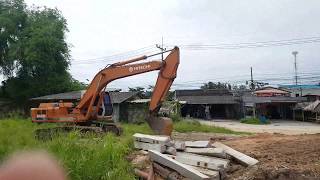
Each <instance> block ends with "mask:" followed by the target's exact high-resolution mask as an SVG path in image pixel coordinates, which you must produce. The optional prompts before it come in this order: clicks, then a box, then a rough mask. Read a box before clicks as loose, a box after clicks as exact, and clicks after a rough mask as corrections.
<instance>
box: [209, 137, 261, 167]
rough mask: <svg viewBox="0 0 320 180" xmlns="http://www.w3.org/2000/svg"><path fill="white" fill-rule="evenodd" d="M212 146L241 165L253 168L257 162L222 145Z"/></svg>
mask: <svg viewBox="0 0 320 180" xmlns="http://www.w3.org/2000/svg"><path fill="white" fill-rule="evenodd" d="M213 146H214V147H219V148H222V149H223V150H224V151H225V152H226V153H227V154H228V155H230V156H231V157H233V158H235V159H236V160H237V161H239V162H240V163H241V164H243V165H245V166H253V165H255V164H257V163H258V162H259V161H258V160H256V159H254V158H252V157H250V156H248V155H246V154H243V153H241V152H239V151H237V150H235V149H232V148H231V147H229V146H227V145H225V144H222V143H220V142H215V143H213Z"/></svg>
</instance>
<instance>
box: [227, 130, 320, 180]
mask: <svg viewBox="0 0 320 180" xmlns="http://www.w3.org/2000/svg"><path fill="white" fill-rule="evenodd" d="M224 143H225V144H227V145H229V146H231V147H232V148H234V149H237V150H239V151H240V152H243V153H245V154H248V155H250V156H252V157H254V158H256V159H258V160H259V161H260V163H259V164H258V165H257V166H255V167H250V168H240V169H238V170H237V171H234V172H232V173H231V174H229V175H228V179H259V180H260V179H261V180H262V179H279V180H280V179H299V180H300V179H320V145H319V144H320V134H316V135H295V136H288V135H280V134H259V135H256V136H251V137H243V138H238V139H234V140H228V141H224Z"/></svg>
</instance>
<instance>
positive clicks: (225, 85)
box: [200, 81, 231, 90]
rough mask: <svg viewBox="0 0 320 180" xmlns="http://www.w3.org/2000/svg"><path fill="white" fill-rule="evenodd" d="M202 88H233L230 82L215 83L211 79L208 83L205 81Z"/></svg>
mask: <svg viewBox="0 0 320 180" xmlns="http://www.w3.org/2000/svg"><path fill="white" fill-rule="evenodd" d="M200 88H201V89H228V90H231V85H230V84H228V83H221V82H217V83H213V82H211V81H209V82H208V83H204V84H203V85H202V86H201V87H200Z"/></svg>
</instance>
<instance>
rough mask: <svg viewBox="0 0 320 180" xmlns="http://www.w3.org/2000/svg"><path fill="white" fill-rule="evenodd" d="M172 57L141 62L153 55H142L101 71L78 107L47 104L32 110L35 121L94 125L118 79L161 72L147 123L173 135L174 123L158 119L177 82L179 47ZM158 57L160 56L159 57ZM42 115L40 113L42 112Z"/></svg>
mask: <svg viewBox="0 0 320 180" xmlns="http://www.w3.org/2000/svg"><path fill="white" fill-rule="evenodd" d="M168 52H170V53H169V55H168V56H167V57H166V58H165V59H164V60H163V61H162V60H152V61H147V62H141V63H138V61H142V60H146V59H148V58H149V57H151V56H154V55H151V56H141V57H138V58H134V59H130V60H127V61H123V62H118V63H114V64H112V65H110V66H108V67H106V68H104V69H102V70H101V71H100V72H98V73H97V74H96V75H95V77H94V78H93V80H92V81H91V83H90V85H89V86H88V88H87V90H86V92H85V94H84V95H83V97H82V98H81V99H80V102H79V103H78V105H77V106H76V107H74V108H72V107H70V103H45V104H40V106H39V108H32V109H31V116H32V121H33V122H69V123H77V124H90V122H93V121H96V120H97V118H98V113H99V110H100V109H101V108H105V107H104V106H107V104H106V105H105V102H104V101H106V100H105V96H106V94H105V93H104V89H105V88H106V87H107V85H108V84H109V83H110V82H112V81H114V80H117V79H121V78H125V77H128V76H134V75H137V74H142V73H146V72H150V71H155V70H159V75H158V78H157V82H156V84H155V87H154V90H153V93H152V97H151V101H150V104H149V114H148V116H147V119H146V121H147V122H148V124H149V126H150V127H151V128H152V129H153V130H154V131H155V133H157V134H167V135H169V134H171V131H172V122H171V120H170V119H169V118H159V117H157V114H158V111H159V109H160V107H161V104H162V102H163V101H164V100H165V97H166V94H167V93H168V91H169V89H170V87H171V85H172V83H173V81H174V79H175V78H176V75H177V69H178V66H179V61H180V56H179V48H178V47H175V48H173V49H172V50H169V51H168ZM156 55H157V54H156ZM39 112H40V113H39Z"/></svg>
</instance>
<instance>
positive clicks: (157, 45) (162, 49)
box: [156, 36, 167, 61]
mask: <svg viewBox="0 0 320 180" xmlns="http://www.w3.org/2000/svg"><path fill="white" fill-rule="evenodd" d="M156 47H157V48H159V49H160V50H161V52H162V53H161V60H162V61H163V52H164V51H165V50H167V49H166V48H163V36H162V37H161V46H160V45H159V44H156Z"/></svg>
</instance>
